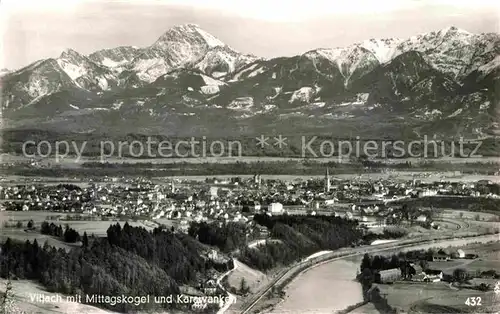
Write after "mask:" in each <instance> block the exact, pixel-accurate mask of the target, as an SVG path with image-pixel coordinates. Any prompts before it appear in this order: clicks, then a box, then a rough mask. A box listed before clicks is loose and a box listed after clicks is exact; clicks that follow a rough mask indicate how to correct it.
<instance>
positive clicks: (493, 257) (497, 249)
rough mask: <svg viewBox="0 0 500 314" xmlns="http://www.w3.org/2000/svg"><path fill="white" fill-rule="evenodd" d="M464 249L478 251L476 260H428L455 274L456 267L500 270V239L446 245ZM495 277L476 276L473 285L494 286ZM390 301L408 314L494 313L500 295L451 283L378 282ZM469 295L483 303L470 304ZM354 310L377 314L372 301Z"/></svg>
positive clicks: (472, 281)
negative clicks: (477, 304) (479, 277)
mask: <svg viewBox="0 0 500 314" xmlns="http://www.w3.org/2000/svg"><path fill="white" fill-rule="evenodd" d="M459 248H460V249H462V250H463V251H464V252H465V253H466V254H468V253H471V254H478V255H479V258H477V259H473V260H472V259H471V260H467V259H457V260H451V261H447V262H429V267H430V268H432V269H439V270H442V271H443V272H444V273H445V274H452V273H453V270H454V269H456V268H464V269H466V270H467V271H469V272H475V271H477V270H479V271H486V270H491V269H494V270H496V271H497V272H500V242H491V243H469V244H468V245H462V246H454V247H448V248H446V249H447V250H449V251H452V250H457V249H459ZM496 282H497V280H496V279H473V280H471V281H470V283H471V284H472V285H477V284H480V283H487V284H490V285H491V286H494V285H495V283H496ZM378 286H379V288H380V290H381V293H382V295H384V296H386V298H387V301H388V303H389V304H390V305H391V306H392V307H396V308H398V309H400V310H403V311H404V312H408V313H473V312H475V313H478V312H479V313H492V312H496V311H498V308H499V306H500V295H498V294H495V293H494V292H493V291H488V292H481V291H477V290H472V289H467V288H457V287H455V286H451V285H450V284H449V283H445V282H436V283H419V282H411V283H410V282H409V283H405V282H399V283H394V284H392V285H385V284H380V285H378ZM469 297H480V298H481V305H480V306H474V307H473V306H468V305H466V304H465V301H466V300H467V298H469ZM351 313H356V314H357V313H370V314H371V313H378V311H377V310H376V308H375V306H374V305H373V304H371V303H369V304H366V305H364V306H362V307H360V308H358V309H356V310H354V311H352V312H351Z"/></svg>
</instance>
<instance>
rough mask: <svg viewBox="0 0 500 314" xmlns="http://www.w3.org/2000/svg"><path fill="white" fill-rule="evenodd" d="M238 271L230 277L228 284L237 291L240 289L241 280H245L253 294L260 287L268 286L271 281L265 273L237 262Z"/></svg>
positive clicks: (233, 272)
mask: <svg viewBox="0 0 500 314" xmlns="http://www.w3.org/2000/svg"><path fill="white" fill-rule="evenodd" d="M235 266H236V269H235V270H234V271H232V272H231V273H230V274H229V275H228V278H227V279H228V283H229V285H230V286H231V287H234V288H235V289H240V284H241V280H242V279H244V280H245V282H246V284H247V286H248V287H249V288H250V291H251V292H254V291H255V290H256V289H257V288H258V287H260V286H262V285H266V284H267V282H268V281H269V278H268V276H266V275H265V274H264V273H262V272H260V271H258V270H255V269H252V268H250V267H248V266H247V265H245V264H243V263H241V262H240V261H238V260H235Z"/></svg>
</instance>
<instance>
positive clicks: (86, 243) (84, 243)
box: [82, 231, 89, 248]
mask: <svg viewBox="0 0 500 314" xmlns="http://www.w3.org/2000/svg"><path fill="white" fill-rule="evenodd" d="M88 246H89V237H88V236H87V232H86V231H85V232H83V239H82V247H84V248H87V247H88Z"/></svg>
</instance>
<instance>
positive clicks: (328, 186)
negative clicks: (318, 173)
mask: <svg viewBox="0 0 500 314" xmlns="http://www.w3.org/2000/svg"><path fill="white" fill-rule="evenodd" d="M330 189H331V185H330V174H329V173H328V167H327V168H326V173H325V193H329V192H330Z"/></svg>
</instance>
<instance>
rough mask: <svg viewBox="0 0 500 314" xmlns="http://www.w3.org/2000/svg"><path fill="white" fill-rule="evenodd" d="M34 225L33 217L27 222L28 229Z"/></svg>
mask: <svg viewBox="0 0 500 314" xmlns="http://www.w3.org/2000/svg"><path fill="white" fill-rule="evenodd" d="M34 226H35V223H34V222H33V219H31V220H30V221H29V222H28V229H33V227H34Z"/></svg>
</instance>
